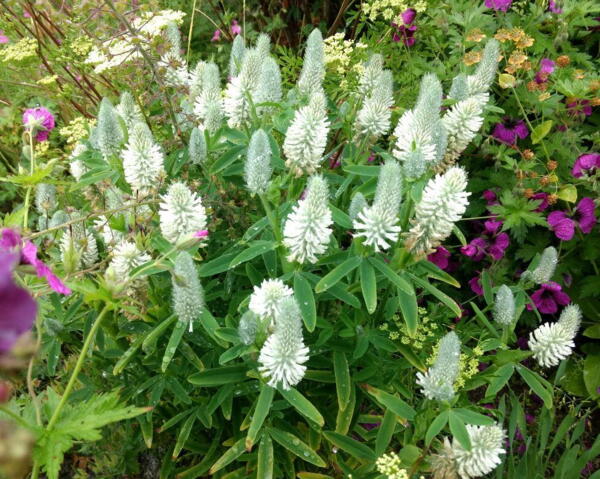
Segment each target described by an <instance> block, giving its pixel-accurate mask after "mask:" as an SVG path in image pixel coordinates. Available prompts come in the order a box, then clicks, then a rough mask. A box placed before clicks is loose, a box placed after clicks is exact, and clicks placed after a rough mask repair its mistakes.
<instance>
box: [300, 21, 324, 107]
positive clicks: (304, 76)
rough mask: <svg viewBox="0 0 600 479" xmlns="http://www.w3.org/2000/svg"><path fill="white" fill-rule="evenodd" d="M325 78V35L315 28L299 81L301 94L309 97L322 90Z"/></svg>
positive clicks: (307, 41)
mask: <svg viewBox="0 0 600 479" xmlns="http://www.w3.org/2000/svg"><path fill="white" fill-rule="evenodd" d="M323 78H325V47H324V44H323V35H321V32H320V31H319V29H318V28H315V29H314V30H313V31H312V32H311V34H310V35H309V36H308V39H307V40H306V51H305V52H304V61H303V63H302V71H301V72H300V78H299V79H298V90H299V91H300V94H301V95H304V96H309V95H313V94H314V92H315V91H318V90H321V88H322V83H323Z"/></svg>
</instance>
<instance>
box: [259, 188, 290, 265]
mask: <svg viewBox="0 0 600 479" xmlns="http://www.w3.org/2000/svg"><path fill="white" fill-rule="evenodd" d="M258 197H259V198H260V201H261V203H262V205H263V208H264V210H265V213H266V214H267V218H268V219H269V224H270V225H271V229H272V230H273V235H274V236H275V241H277V244H278V245H279V246H278V248H277V249H278V250H279V258H280V259H281V269H282V270H283V272H284V273H288V272H290V271H291V270H292V265H291V264H290V263H289V262H288V260H287V259H286V256H285V249H284V247H283V239H282V236H281V229H280V228H279V225H278V223H277V217H276V215H275V212H274V211H273V210H272V209H271V205H270V204H269V200H267V198H265V196H264V195H258Z"/></svg>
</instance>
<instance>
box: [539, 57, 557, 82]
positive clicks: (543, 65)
mask: <svg viewBox="0 0 600 479" xmlns="http://www.w3.org/2000/svg"><path fill="white" fill-rule="evenodd" d="M555 66H556V63H554V62H553V61H552V60H550V59H549V58H542V61H541V62H540V70H539V71H538V72H537V73H536V74H535V82H536V83H546V81H548V77H549V76H550V75H551V74H552V73H553V72H554V68H555Z"/></svg>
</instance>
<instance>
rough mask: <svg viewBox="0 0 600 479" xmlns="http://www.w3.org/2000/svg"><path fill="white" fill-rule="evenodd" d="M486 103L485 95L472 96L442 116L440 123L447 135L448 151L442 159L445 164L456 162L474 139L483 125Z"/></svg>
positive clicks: (453, 106)
mask: <svg viewBox="0 0 600 479" xmlns="http://www.w3.org/2000/svg"><path fill="white" fill-rule="evenodd" d="M486 103H487V95H484V94H478V95H473V96H470V97H468V98H466V99H464V100H461V101H459V102H458V103H456V104H454V105H452V107H451V108H450V110H449V111H448V113H446V115H444V117H443V118H442V123H443V124H444V127H445V128H446V132H447V134H448V149H447V150H446V155H445V157H444V160H445V161H446V162H448V163H450V162H454V161H456V159H457V158H458V157H459V156H460V155H461V153H462V152H463V151H464V150H465V148H466V147H467V146H468V145H469V143H471V141H472V140H473V138H475V135H477V132H478V131H479V129H480V128H481V125H482V124H483V108H484V106H485V104H486Z"/></svg>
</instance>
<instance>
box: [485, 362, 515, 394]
mask: <svg viewBox="0 0 600 479" xmlns="http://www.w3.org/2000/svg"><path fill="white" fill-rule="evenodd" d="M514 370H515V367H514V365H513V364H505V365H504V366H500V367H499V368H498V370H497V371H496V372H495V373H494V376H493V377H492V380H491V381H490V385H489V386H488V388H487V391H486V392H485V397H493V396H495V395H496V394H498V393H499V392H500V390H501V389H502V388H503V387H504V386H505V384H506V383H507V382H508V380H509V379H510V378H511V376H512V375H513V372H514Z"/></svg>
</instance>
